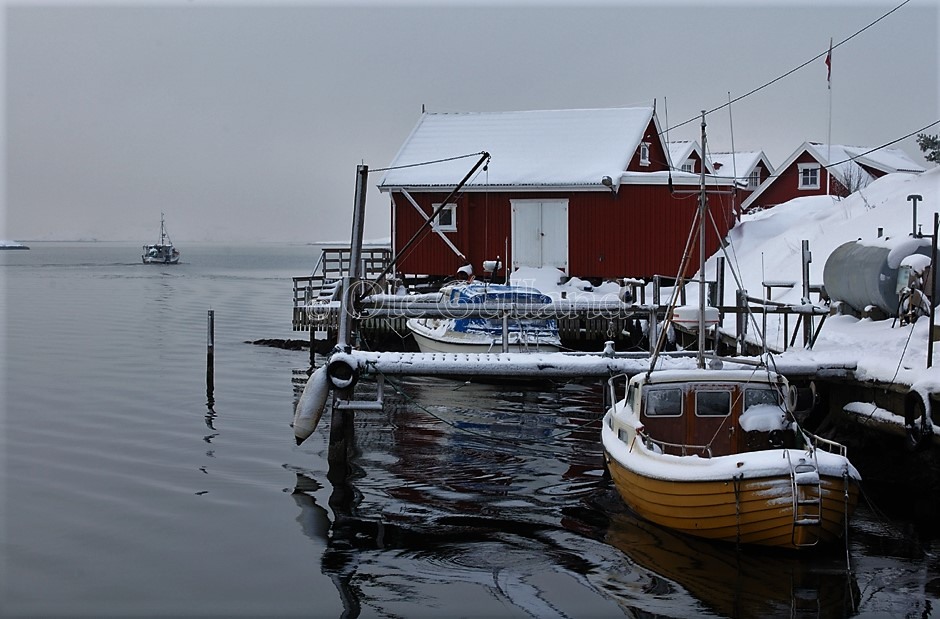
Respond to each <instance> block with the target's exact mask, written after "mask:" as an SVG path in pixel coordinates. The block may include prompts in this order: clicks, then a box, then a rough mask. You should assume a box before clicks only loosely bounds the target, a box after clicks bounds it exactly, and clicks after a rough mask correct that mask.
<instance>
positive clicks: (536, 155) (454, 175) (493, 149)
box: [378, 107, 659, 191]
mask: <svg viewBox="0 0 940 619" xmlns="http://www.w3.org/2000/svg"><path fill="white" fill-rule="evenodd" d="M651 120H652V121H653V122H654V123H656V122H657V121H656V117H655V112H654V109H653V108H652V107H632V108H605V109H576V110H535V111H521V112H470V113H430V112H426V113H424V114H422V115H421V118H420V119H419V120H418V124H417V125H416V126H415V128H414V130H412V132H411V135H409V136H408V138H407V139H406V140H405V142H404V144H403V145H402V147H401V150H399V152H398V154H397V155H396V156H395V159H394V160H393V161H392V162H391V163H390V164H389V168H393V169H390V170H388V171H386V172H385V175H384V176H383V177H382V180H381V181H380V182H379V185H378V187H379V189H380V190H383V191H387V190H390V189H392V188H399V187H402V188H408V187H454V186H455V185H457V183H459V182H460V181H461V180H462V179H463V177H464V176H466V174H467V173H468V172H469V171H470V169H471V168H472V167H473V164H474V162H475V161H476V160H477V159H478V157H477V156H476V155H475V154H478V153H481V152H483V151H485V152H488V153H489V154H490V155H491V157H492V159H491V160H490V162H489V165H488V167H487V169H486V170H485V171H484V170H482V169H481V171H480V172H479V173H478V174H477V175H476V176H475V177H474V178H472V179H470V180H469V181H468V186H469V187H473V186H478V187H482V186H516V187H560V186H565V187H574V188H577V187H583V188H597V187H601V186H602V179H603V178H604V177H605V176H609V177H611V179H613V181H614V182H615V183H616V182H617V179H618V178H619V176H620V173H621V172H623V171H624V170H625V169H626V168H627V166H628V165H629V163H630V160H631V159H632V158H633V155H634V153H635V152H636V149H637V147H638V146H639V144H640V142H641V140H642V139H643V136H644V134H645V132H646V128H647V127H648V126H649V124H650V121H651ZM656 129H657V132H658V130H659V128H658V124H657V125H656ZM469 154H474V156H472V157H466V158H461V159H454V160H450V161H444V162H441V163H434V164H430V165H415V164H419V163H424V162H429V161H437V160H441V159H447V158H451V157H459V156H461V155H469ZM402 166H411V167H402Z"/></svg>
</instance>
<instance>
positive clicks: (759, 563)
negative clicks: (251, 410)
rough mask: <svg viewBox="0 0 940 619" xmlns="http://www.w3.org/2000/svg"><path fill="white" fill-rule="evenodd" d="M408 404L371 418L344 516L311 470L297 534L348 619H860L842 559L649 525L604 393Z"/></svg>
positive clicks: (443, 394) (854, 587) (492, 390)
mask: <svg viewBox="0 0 940 619" xmlns="http://www.w3.org/2000/svg"><path fill="white" fill-rule="evenodd" d="M407 389H408V391H407V393H406V394H405V395H406V396H407V397H406V398H404V399H398V400H397V401H396V399H395V398H387V400H386V407H385V410H383V411H373V412H366V411H362V412H358V413H357V414H356V446H357V450H358V451H357V452H356V454H355V457H353V458H352V459H351V460H350V461H349V463H347V465H346V466H332V467H331V468H330V471H329V472H328V474H327V475H326V478H327V480H328V483H329V485H330V486H331V488H329V490H330V495H329V500H328V502H329V505H328V507H323V506H320V505H318V504H317V501H316V499H315V495H317V493H319V492H321V491H322V490H323V488H322V486H321V484H320V482H318V481H317V478H320V479H322V478H323V475H322V473H316V472H304V471H299V472H296V486H295V488H294V490H293V494H292V496H293V497H294V500H295V501H296V503H297V505H298V507H300V509H301V513H300V515H299V516H298V522H299V523H300V525H301V529H302V530H303V533H304V535H306V536H307V537H308V538H310V539H313V540H315V541H316V542H317V545H318V546H322V547H324V548H325V551H324V553H323V556H322V558H321V568H322V571H323V573H324V574H326V575H328V576H329V577H330V578H331V580H332V582H333V584H334V586H335V587H336V590H337V593H338V595H339V597H340V598H341V600H342V602H343V607H344V609H345V610H344V615H343V616H344V617H357V616H359V615H360V614H378V615H381V616H385V615H392V616H415V617H417V616H429V615H454V614H462V612H463V614H466V612H469V611H468V609H472V614H473V615H474V616H501V617H502V616H510V617H512V616H518V617H540V618H541V617H593V616H619V615H624V614H626V615H628V616H643V617H645V616H657V617H658V616H665V617H688V616H703V615H704V616H728V617H793V616H799V617H844V616H850V615H852V614H855V613H856V612H858V608H859V604H858V600H859V588H858V584H857V583H856V580H855V578H854V577H853V576H852V574H851V572H850V570H848V569H847V566H846V562H845V561H846V557H845V552H844V549H841V548H836V549H834V550H833V551H832V552H829V553H825V552H818V553H812V554H811V555H808V556H806V555H793V554H787V553H775V552H772V551H769V550H768V549H760V550H755V549H747V548H744V549H740V550H738V549H736V548H735V547H734V546H729V545H722V544H715V543H711V542H708V541H705V540H697V539H694V538H687V537H684V536H680V535H677V534H673V533H671V532H669V531H666V530H662V529H659V528H657V527H655V526H653V525H650V524H648V523H645V522H643V521H640V520H638V519H636V518H634V517H633V516H632V515H631V514H630V512H628V511H627V510H626V508H625V507H624V506H623V505H622V502H620V501H619V497H618V496H617V495H616V492H615V490H614V489H613V488H612V486H611V484H610V483H609V480H607V479H606V478H605V477H604V475H603V464H602V458H601V455H600V452H599V445H598V442H597V440H596V439H597V423H599V421H598V419H597V418H596V417H597V416H596V413H595V412H594V411H595V410H596V408H597V398H598V395H597V394H596V393H595V392H594V391H593V390H592V389H591V388H590V387H586V386H578V385H571V386H564V387H561V388H556V389H553V390H551V391H549V392H535V391H525V390H520V389H513V388H511V387H508V386H505V385H502V386H499V387H493V386H480V385H458V386H457V389H459V391H455V387H454V384H453V383H450V384H448V383H445V382H441V381H413V382H411V383H409V384H408V385H407ZM523 411H524V412H523ZM320 496H322V494H320ZM461 609H464V610H463V611H461Z"/></svg>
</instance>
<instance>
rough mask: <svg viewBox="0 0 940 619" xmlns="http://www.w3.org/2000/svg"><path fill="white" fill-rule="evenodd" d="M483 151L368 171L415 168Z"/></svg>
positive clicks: (479, 154)
mask: <svg viewBox="0 0 940 619" xmlns="http://www.w3.org/2000/svg"><path fill="white" fill-rule="evenodd" d="M483 153H484V151H482V150H481V151H480V152H478V153H467V154H466V155H457V156H456V157H446V158H444V159H434V160H433V161H421V162H419V163H407V164H404V165H397V166H390V167H387V168H373V169H371V170H369V171H370V172H388V171H389V170H403V169H405V168H416V167H418V166H424V165H432V164H435V163H444V162H446V161H457V160H458V159H466V158H468V157H479V156H481V155H483Z"/></svg>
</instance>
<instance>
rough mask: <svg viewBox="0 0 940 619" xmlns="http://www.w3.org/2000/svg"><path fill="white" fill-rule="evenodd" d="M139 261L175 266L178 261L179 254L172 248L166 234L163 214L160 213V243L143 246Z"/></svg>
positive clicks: (171, 243) (171, 242) (168, 236)
mask: <svg viewBox="0 0 940 619" xmlns="http://www.w3.org/2000/svg"><path fill="white" fill-rule="evenodd" d="M140 259H141V260H143V262H144V264H177V263H178V262H179V261H180V252H179V251H178V250H177V249H176V248H175V247H174V246H173V241H171V240H170V235H169V234H167V232H166V222H165V220H164V216H163V213H160V242H159V243H153V244H152V245H144V248H143V253H142V254H141V255H140Z"/></svg>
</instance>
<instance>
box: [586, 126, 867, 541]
mask: <svg viewBox="0 0 940 619" xmlns="http://www.w3.org/2000/svg"><path fill="white" fill-rule="evenodd" d="M702 142H703V144H704V142H705V140H704V120H703V138H702ZM704 187H705V183H704V177H703V179H702V191H701V198H700V206H699V213H698V217H697V223H698V226H699V229H700V236H699V246H700V260H699V265H700V268H699V274H700V277H699V300H700V302H699V308H698V310H697V311H695V312H693V314H694V316H690V312H689V311H687V310H683V311H671V312H669V317H668V319H669V320H680V321H686V322H688V321H689V318H690V317H694V318H695V321H694V322H697V329H698V336H699V340H698V362H697V367H696V368H688V369H675V366H673V367H672V368H670V369H662V368H657V364H658V362H659V361H660V355H659V353H658V350H659V346H657V349H656V351H655V352H654V355H653V358H652V359H651V364H650V369H649V370H648V371H646V372H644V373H640V374H637V375H636V376H633V377H632V378H629V377H626V376H620V377H614V378H611V379H610V380H609V381H608V387H609V389H610V399H609V401H610V402H614V404H613V405H612V406H611V407H610V408H609V409H608V410H607V411H606V413H605V415H604V418H603V423H602V424H601V440H602V443H603V448H604V454H605V460H606V463H607V468H608V470H609V471H610V475H611V479H612V480H613V483H614V485H615V486H616V488H617V491H618V492H619V494H620V496H621V497H622V498H623V500H624V502H625V503H626V504H627V505H628V506H629V507H630V508H631V509H632V510H633V511H634V512H636V514H638V515H639V516H641V517H642V518H645V519H647V520H649V521H651V522H653V523H656V524H658V525H661V526H664V527H668V528H670V529H673V530H676V531H680V532H683V533H687V534H690V535H694V536H697V537H703V538H709V539H716V540H724V541H730V542H736V543H740V544H758V545H765V546H777V547H785V548H804V547H808V546H814V545H816V544H819V543H826V542H830V541H832V540H835V539H837V538H839V537H841V536H843V535H844V534H845V532H846V530H847V526H848V524H847V523H848V519H849V517H850V516H851V514H852V511H853V510H854V509H855V505H856V503H857V501H858V491H859V483H860V481H861V477H860V475H859V473H858V471H857V470H856V469H855V467H854V466H852V464H851V463H850V462H849V460H848V458H847V457H846V449H845V447H844V446H842V445H840V444H838V443H835V442H833V441H829V440H826V439H824V438H822V437H817V436H814V435H813V434H811V433H809V432H807V431H805V430H804V429H803V428H801V427H800V425H799V423H798V422H797V421H796V419H795V418H794V416H793V415H792V414H791V411H790V410H788V408H789V407H788V406H787V402H788V401H789V400H790V399H791V393H790V388H789V384H788V382H787V380H786V378H785V377H784V376H782V375H780V374H777V373H776V372H774V371H772V370H771V369H770V368H768V367H766V366H765V365H763V364H758V365H755V366H754V367H751V368H748V366H746V365H742V364H737V366H738V369H722V367H721V366H722V364H720V363H712V364H711V367H710V368H706V367H705V354H704V352H705V351H704V348H705V337H704V336H705V332H706V323H707V322H710V321H712V320H715V321H717V318H716V316H715V314H716V312H715V311H711V310H713V308H706V307H705V303H704V299H705V296H706V295H705V290H706V286H705V280H704V265H705V252H704V226H705V221H706V220H707V212H706V209H707V201H706V199H705V189H704ZM677 290H678V286H677ZM674 301H675V297H674ZM713 324H714V323H713ZM664 331H665V330H664ZM730 361H733V360H730ZM742 367H743V368H747V369H740V368H742Z"/></svg>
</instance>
